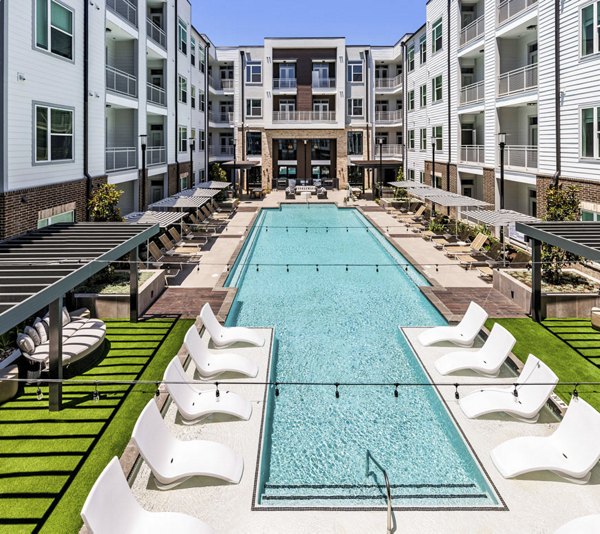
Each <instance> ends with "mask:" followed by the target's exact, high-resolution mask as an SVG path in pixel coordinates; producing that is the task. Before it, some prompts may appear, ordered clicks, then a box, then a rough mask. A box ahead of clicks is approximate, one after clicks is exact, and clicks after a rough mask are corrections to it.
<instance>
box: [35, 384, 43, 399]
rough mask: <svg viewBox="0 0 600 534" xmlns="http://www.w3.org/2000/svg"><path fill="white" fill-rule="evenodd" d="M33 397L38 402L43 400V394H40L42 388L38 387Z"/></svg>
mask: <svg viewBox="0 0 600 534" xmlns="http://www.w3.org/2000/svg"><path fill="white" fill-rule="evenodd" d="M35 396H36V397H37V400H39V401H41V400H44V394H43V393H42V388H41V387H40V386H38V388H37V391H36V392H35Z"/></svg>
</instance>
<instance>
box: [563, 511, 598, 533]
mask: <svg viewBox="0 0 600 534" xmlns="http://www.w3.org/2000/svg"><path fill="white" fill-rule="evenodd" d="M598 532H600V514H592V515H585V516H583V517H578V518H577V519H573V521H569V522H568V523H566V524H564V525H563V526H562V527H560V528H559V529H558V530H557V531H555V532H554V534H598Z"/></svg>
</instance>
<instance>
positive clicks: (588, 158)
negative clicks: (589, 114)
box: [578, 102, 600, 163]
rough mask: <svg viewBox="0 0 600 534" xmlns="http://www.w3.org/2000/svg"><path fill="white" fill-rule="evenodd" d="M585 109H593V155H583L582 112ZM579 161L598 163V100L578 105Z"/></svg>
mask: <svg viewBox="0 0 600 534" xmlns="http://www.w3.org/2000/svg"><path fill="white" fill-rule="evenodd" d="M587 109H591V110H592V111H593V125H594V134H595V135H594V155H593V156H584V155H583V112H584V111H585V110H587ZM578 122H579V161H584V162H586V163H600V102H598V103H596V104H585V105H581V106H579V119H578Z"/></svg>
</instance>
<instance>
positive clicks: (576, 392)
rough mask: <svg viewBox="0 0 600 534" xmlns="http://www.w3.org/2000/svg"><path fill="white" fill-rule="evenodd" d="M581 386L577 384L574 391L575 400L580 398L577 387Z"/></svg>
mask: <svg viewBox="0 0 600 534" xmlns="http://www.w3.org/2000/svg"><path fill="white" fill-rule="evenodd" d="M578 385H579V384H575V389H573V398H575V399H577V398H579V391H577V386H578Z"/></svg>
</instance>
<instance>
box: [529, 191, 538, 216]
mask: <svg viewBox="0 0 600 534" xmlns="http://www.w3.org/2000/svg"><path fill="white" fill-rule="evenodd" d="M529 215H531V216H532V217H537V191H536V190H535V189H530V190H529Z"/></svg>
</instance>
